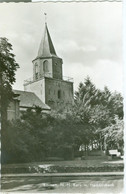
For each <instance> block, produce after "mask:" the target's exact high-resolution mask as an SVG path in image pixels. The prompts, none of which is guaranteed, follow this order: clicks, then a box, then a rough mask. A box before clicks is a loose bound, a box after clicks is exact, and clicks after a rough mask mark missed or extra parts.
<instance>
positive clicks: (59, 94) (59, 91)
mask: <svg viewBox="0 0 126 194" xmlns="http://www.w3.org/2000/svg"><path fill="white" fill-rule="evenodd" d="M60 98H61V90H58V99H60Z"/></svg>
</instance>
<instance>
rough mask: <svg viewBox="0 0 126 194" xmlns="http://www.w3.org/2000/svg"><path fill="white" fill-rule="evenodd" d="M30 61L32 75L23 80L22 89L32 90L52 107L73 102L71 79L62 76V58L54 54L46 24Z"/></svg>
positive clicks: (60, 107)
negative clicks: (33, 57) (35, 55)
mask: <svg viewBox="0 0 126 194" xmlns="http://www.w3.org/2000/svg"><path fill="white" fill-rule="evenodd" d="M32 62H33V77H32V78H31V79H28V80H25V81H24V90H25V91H29V92H34V93H35V94H36V95H37V96H38V97H39V98H40V99H41V100H42V101H43V102H44V103H45V104H47V105H49V106H50V107H51V108H52V109H55V110H58V109H66V108H69V107H70V106H71V105H72V104H73V80H72V79H70V78H64V77H63V72H62V64H63V60H62V59H61V58H59V57H58V56H57V54H56V51H55V48H54V46H53V43H52V40H51V37H50V34H49V31H48V27H47V24H45V31H44V34H43V37H42V41H41V43H40V47H39V50H38V55H37V57H36V58H35V59H34V60H33V61H32Z"/></svg>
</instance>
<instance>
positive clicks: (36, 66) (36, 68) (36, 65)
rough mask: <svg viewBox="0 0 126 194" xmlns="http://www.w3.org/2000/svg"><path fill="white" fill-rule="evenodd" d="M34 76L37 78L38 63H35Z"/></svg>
mask: <svg viewBox="0 0 126 194" xmlns="http://www.w3.org/2000/svg"><path fill="white" fill-rule="evenodd" d="M35 78H36V79H38V64H37V63H35Z"/></svg>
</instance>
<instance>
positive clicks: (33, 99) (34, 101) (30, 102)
mask: <svg viewBox="0 0 126 194" xmlns="http://www.w3.org/2000/svg"><path fill="white" fill-rule="evenodd" d="M14 93H15V94H19V97H18V99H19V100H20V105H19V106H20V107H24V108H35V106H39V107H41V108H42V109H43V110H50V107H49V106H48V105H47V104H44V103H43V102H42V101H41V100H40V99H39V98H38V96H36V94H34V93H33V92H26V91H22V90H14Z"/></svg>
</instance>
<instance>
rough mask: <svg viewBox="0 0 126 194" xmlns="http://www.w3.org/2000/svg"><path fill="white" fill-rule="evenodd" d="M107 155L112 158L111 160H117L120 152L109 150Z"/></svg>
mask: <svg viewBox="0 0 126 194" xmlns="http://www.w3.org/2000/svg"><path fill="white" fill-rule="evenodd" d="M109 155H110V156H112V158H117V157H119V156H120V155H121V154H120V152H118V150H109Z"/></svg>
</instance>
